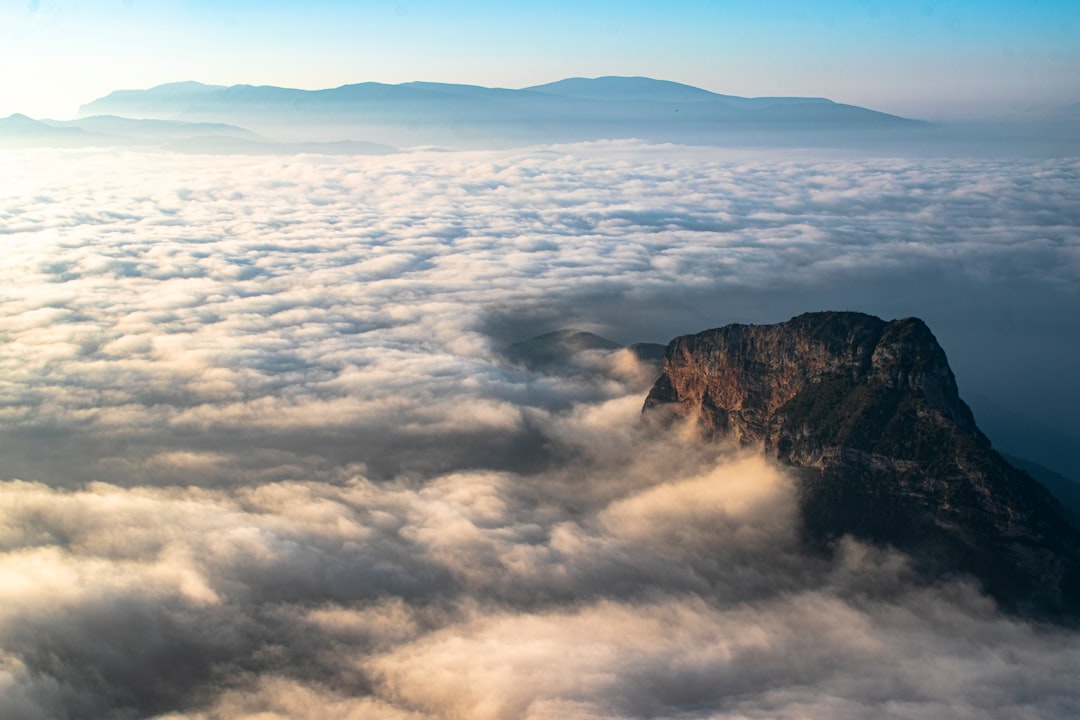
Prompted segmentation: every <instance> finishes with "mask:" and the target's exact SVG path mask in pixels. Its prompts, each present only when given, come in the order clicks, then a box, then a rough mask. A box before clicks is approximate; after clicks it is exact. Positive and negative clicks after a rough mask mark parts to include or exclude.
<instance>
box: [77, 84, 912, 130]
mask: <svg viewBox="0 0 1080 720" xmlns="http://www.w3.org/2000/svg"><path fill="white" fill-rule="evenodd" d="M87 115H118V116H123V117H131V118H143V119H158V120H183V121H188V122H217V123H228V124H233V125H240V126H242V127H247V128H251V129H253V130H254V131H255V132H258V133H260V134H264V135H268V136H272V137H275V138H276V139H294V140H295V139H299V138H301V137H302V138H303V139H306V140H316V139H323V140H325V139H334V140H340V139H342V138H352V139H364V140H368V141H372V142H379V143H384V144H389V145H394V146H403V145H409V144H417V145H422V144H446V145H450V146H455V145H456V146H471V145H477V144H483V143H484V142H493V141H500V140H501V141H503V142H504V143H510V144H515V143H521V142H573V141H584V140H596V139H607V138H628V137H637V138H641V139H645V140H652V141H670V142H691V143H695V142H696V143H705V144H708V143H713V142H723V141H725V139H727V140H730V139H731V137H733V136H735V135H747V134H750V135H753V134H755V133H758V134H760V133H766V134H770V135H778V134H784V133H796V132H800V133H829V132H837V131H841V132H852V131H858V132H864V131H882V130H895V129H911V128H915V127H919V126H920V125H921V124H920V123H919V122H918V121H913V120H908V119H905V118H901V117H897V116H895V115H889V114H887V113H882V112H877V111H874V110H869V109H867V108H861V107H856V106H853V105H845V104H842V103H835V102H832V101H830V100H825V99H823V98H775V97H766V98H743V97H736V96H732V95H721V94H719V93H714V92H711V91H708V90H704V89H702V88H698V87H694V86H690V85H684V84H681V83H676V82H671V81H666V80H654V79H652V78H644V77H616V76H609V77H600V78H567V79H564V80H559V81H556V82H553V83H547V84H544V85H535V86H532V87H527V88H521V89H508V88H489V87H483V86H479V85H461V84H448V83H434V82H409V83H401V84H397V85H392V84H385V83H377V82H362V83H355V84H349V85H342V86H340V87H336V88H327V89H321V90H302V89H297V88H284V87H276V86H269V85H263V86H256V85H232V86H227V87H226V86H221V85H204V84H201V83H196V82H180V83H169V84H165V85H159V86H157V87H153V88H149V89H146V90H118V91H115V92H113V93H110V94H109V95H106V96H105V97H103V98H99V99H97V100H94V101H92V102H90V103H87V104H86V105H83V106H82V107H81V108H80V109H79V116H80V117H83V116H87Z"/></svg>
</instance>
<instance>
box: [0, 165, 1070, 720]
mask: <svg viewBox="0 0 1080 720" xmlns="http://www.w3.org/2000/svg"><path fill="white" fill-rule="evenodd" d="M2 162H3V164H4V166H5V167H4V177H5V179H6V180H8V181H9V182H8V183H7V184H6V185H5V186H4V187H3V189H2V191H0V242H2V243H3V245H4V248H5V253H6V259H5V263H4V264H3V267H2V268H0V339H2V344H0V478H2V479H3V480H4V481H5V482H4V483H3V485H2V487H0V596H2V601H0V608H2V609H0V715H3V716H4V717H13V718H27V719H36V718H102V717H140V718H151V717H156V718H170V720H180V718H185V719H189V720H195V719H196V718H197V719H200V720H210V719H213V720H218V719H224V718H241V717H250V716H259V717H268V718H270V717H281V718H285V717H289V718H305V717H310V718H360V717H363V718H394V719H397V718H410V719H412V718H477V719H480V720H483V719H485V718H492V719H502V718H533V719H534V720H540V719H541V718H634V717H674V716H679V717H805V716H830V717H904V718H913V717H943V716H953V717H965V716H971V717H975V716H979V717H995V716H996V717H1015V716H1018V715H1021V716H1023V715H1027V716H1032V717H1055V716H1063V715H1069V714H1075V713H1076V712H1077V711H1078V710H1080V696H1078V695H1077V694H1076V692H1075V690H1074V689H1073V683H1072V678H1071V668H1073V667H1076V663H1077V661H1078V660H1080V658H1078V657H1077V650H1076V648H1077V647H1078V645H1077V642H1076V638H1075V636H1074V635H1073V634H1071V633H1070V632H1067V631H1063V630H1058V629H1055V630H1051V629H1046V628H1039V627H1034V626H1031V625H1028V624H1025V623H1022V622H1019V621H1016V620H1012V619H1007V618H1004V617H1002V616H1000V615H999V614H998V613H997V612H996V610H995V609H994V608H993V607H992V605H991V604H990V603H989V601H987V600H986V599H985V598H983V597H982V596H980V595H979V593H978V591H977V588H975V587H973V586H971V585H970V584H967V583H966V582H965V581H963V580H962V579H957V580H954V581H950V582H948V583H943V584H940V585H934V586H926V585H920V584H919V583H917V582H915V581H914V578H913V577H912V576H911V574H910V572H909V568H908V566H907V564H906V561H905V559H904V558H903V557H900V556H898V555H896V554H894V553H890V552H888V551H885V550H881V549H873V548H867V547H864V546H861V545H859V544H857V543H854V542H847V543H846V544H845V545H844V546H843V547H842V548H840V549H839V551H838V553H837V555H836V557H835V558H821V557H806V556H804V555H802V554H801V552H800V551H799V548H798V543H797V541H796V538H797V532H798V527H797V518H796V515H795V512H794V500H793V491H792V480H791V478H788V477H786V476H785V475H784V474H783V473H782V472H781V471H780V470H778V469H777V468H774V467H771V466H769V465H768V464H766V463H763V462H762V461H761V460H760V459H757V458H754V457H748V456H742V455H738V454H736V453H734V452H732V451H730V450H729V449H726V448H702V447H699V446H698V445H697V444H696V443H695V442H694V441H693V440H692V439H691V438H688V437H684V436H682V435H680V434H679V433H678V432H677V431H676V432H673V433H670V434H664V433H660V431H658V430H656V429H655V428H650V427H648V426H644V425H642V423H641V422H640V420H639V417H638V413H639V410H640V407H641V402H642V399H643V397H644V394H645V392H646V391H647V389H648V384H649V380H650V378H649V377H648V374H647V373H645V372H643V370H642V368H639V367H632V366H631V365H632V363H629V361H628V359H627V358H625V357H621V358H614V359H612V361H611V362H610V363H606V361H595V362H591V363H587V364H585V365H582V366H581V367H578V368H576V369H572V370H568V371H567V372H565V373H562V374H545V373H537V372H530V371H527V370H525V369H522V368H520V367H515V366H512V365H510V364H508V363H506V362H505V361H504V360H501V359H500V356H499V354H498V352H497V350H498V348H500V347H501V346H503V345H505V344H507V343H509V342H513V341H515V340H520V339H522V338H525V337H528V336H530V335H533V334H537V333H539V332H542V331H546V330H550V329H554V328H557V327H567V326H577V327H582V328H585V329H590V330H593V331H596V332H599V333H600V334H606V335H609V336H612V337H614V338H616V339H618V340H620V341H624V342H630V341H636V340H651V341H660V342H664V341H666V340H667V339H669V338H670V337H672V336H674V335H676V334H679V333H683V332H690V331H696V330H701V329H705V328H706V327H713V326H716V325H720V324H723V323H725V322H731V321H755V322H761V321H772V320H782V319H786V317H787V316H789V315H792V314H795V313H797V312H801V311H804V310H811V309H824V308H849V309H858V310H865V311H870V312H876V313H879V314H882V315H885V316H888V317H895V316H904V315H920V316H923V317H924V318H926V319H927V320H928V322H929V323H930V325H931V327H932V328H934V329H935V331H936V332H937V333H938V336H939V338H940V339H941V340H942V342H943V344H944V346H945V347H946V350H947V351H949V353H950V357H951V358H952V359H953V361H954V366H955V367H956V369H957V371H958V376H959V380H960V385H961V391H962V392H963V391H965V389H967V388H969V387H974V388H976V389H978V390H981V391H983V392H986V393H989V394H991V395H992V396H993V398H994V399H995V401H998V402H1001V403H1005V404H1011V405H1014V406H1018V408H1019V410H1020V411H1022V412H1024V413H1028V414H1035V415H1038V416H1039V417H1042V418H1044V419H1046V420H1047V422H1054V423H1057V425H1058V426H1059V427H1060V428H1064V429H1063V432H1065V433H1068V432H1076V431H1077V430H1076V423H1077V420H1076V418H1075V410H1074V408H1075V400H1076V398H1077V397H1078V396H1080V387H1078V386H1077V384H1076V383H1077V382H1078V380H1077V379H1076V378H1075V377H1073V376H1072V375H1067V374H1066V373H1065V372H1064V370H1065V369H1066V368H1067V367H1069V366H1070V363H1072V362H1074V360H1073V358H1074V357H1075V354H1074V353H1075V351H1076V350H1077V348H1076V347H1074V346H1075V344H1076V342H1077V341H1076V338H1078V337H1080V332H1077V331H1078V330H1080V328H1078V327H1077V326H1076V325H1077V323H1078V322H1080V321H1077V320H1076V319H1075V318H1072V317H1071V316H1070V313H1069V312H1067V309H1068V308H1071V307H1075V306H1076V304H1075V300H1078V299H1080V298H1078V297H1077V295H1078V294H1080V293H1078V288H1080V282H1078V280H1080V249H1078V248H1080V245H1078V240H1077V233H1076V228H1077V227H1078V226H1080V217H1078V216H1080V210H1078V208H1080V189H1078V188H1080V183H1077V182H1076V179H1077V175H1078V174H1080V173H1078V170H1080V165H1077V163H1075V162H1073V161H1039V162H1032V161H1023V162H1021V161H1016V162H1004V161H993V162H991V161H975V160H932V161H927V160H919V161H915V160H898V159H874V158H849V159H822V158H814V157H809V156H807V157H794V158H776V157H772V158H752V157H747V156H745V155H744V156H740V157H735V156H728V155H722V154H720V153H719V152H715V153H714V152H713V151H701V152H698V151H691V150H687V149H677V148H670V147H647V146H639V145H635V144H633V143H607V144H598V145H591V146H577V147H568V148H567V147H564V148H550V149H539V150H528V151H516V152H492V153H454V154H446V153H436V152H431V153H423V152H421V153H415V154H411V155H402V156H393V157H385V158H382V157H380V158H328V157H304V156H298V157H295V158H273V159H266V158H230V159H229V160H228V162H227V163H226V162H224V161H222V160H221V159H220V158H214V159H209V158H199V157H182V156H171V155H159V156H157V155H146V154H134V153H133V154H119V155H112V154H98V153H92V152H13V153H7V154H5V155H4V156H3V158H2ZM1070 303H1072V304H1070ZM991 349H992V350H993V351H994V352H993V354H991V353H990V352H989V351H990V350H991ZM1017 400H1019V401H1020V402H1019V405H1017V402H1016V401H1017ZM976 410H978V407H976ZM1070 422H1072V423H1073V424H1072V425H1070V424H1069V423H1070ZM260 713H263V715H259V714H260Z"/></svg>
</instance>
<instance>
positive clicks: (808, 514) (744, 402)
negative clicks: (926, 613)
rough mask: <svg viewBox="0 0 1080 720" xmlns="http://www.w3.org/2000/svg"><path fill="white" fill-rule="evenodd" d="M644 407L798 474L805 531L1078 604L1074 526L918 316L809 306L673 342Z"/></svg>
mask: <svg viewBox="0 0 1080 720" xmlns="http://www.w3.org/2000/svg"><path fill="white" fill-rule="evenodd" d="M645 412H646V413H649V414H664V413H667V414H670V415H673V416H677V417H685V418H694V419H696V422H697V424H698V426H699V427H700V429H701V431H702V433H703V434H704V435H705V437H707V438H717V439H718V438H728V439H731V440H734V441H735V442H737V443H739V444H741V445H744V446H756V447H760V448H762V449H763V451H764V452H765V453H766V454H767V455H769V456H771V457H773V458H775V459H777V460H778V461H779V462H781V463H783V464H786V465H789V466H792V467H793V468H795V469H796V473H797V475H798V477H799V478H800V487H799V491H800V504H801V508H802V514H803V521H804V531H805V536H806V539H807V540H808V541H809V542H810V543H812V544H813V545H815V546H817V547H819V548H825V547H827V546H828V545H829V543H830V541H831V540H833V539H835V538H837V537H839V536H841V535H844V534H852V535H854V536H856V537H859V538H862V539H864V540H869V541H871V542H877V543H882V544H889V545H893V546H895V547H897V548H899V549H901V550H904V551H905V552H908V553H909V554H911V556H912V557H913V558H914V559H915V561H916V563H917V565H918V566H919V567H920V568H921V569H922V570H923V571H925V572H926V573H928V574H929V575H930V576H940V575H942V574H948V573H957V572H960V573H969V574H972V575H974V576H975V577H977V578H978V579H979V580H980V581H981V582H982V584H983V586H984V587H985V589H986V590H987V591H988V592H989V593H990V594H991V595H993V596H994V597H995V598H996V599H997V600H998V601H999V602H1000V603H1001V604H1002V605H1003V606H1005V607H1006V608H1008V609H1011V610H1015V611H1020V612H1024V613H1031V614H1035V615H1041V616H1074V617H1075V616H1076V615H1077V613H1078V611H1080V531H1078V529H1077V528H1076V527H1075V526H1074V525H1073V524H1072V522H1071V521H1070V519H1069V518H1068V516H1067V514H1066V513H1065V511H1064V510H1063V509H1062V507H1061V506H1060V505H1059V504H1058V502H1057V501H1056V500H1055V499H1054V498H1053V496H1052V495H1051V494H1050V493H1049V492H1048V491H1047V490H1046V489H1045V488H1044V487H1043V486H1041V485H1040V484H1039V483H1038V482H1036V481H1035V480H1033V479H1032V478H1031V477H1030V476H1028V475H1027V474H1025V473H1024V472H1022V471H1020V470H1018V469H1016V468H1014V467H1013V466H1011V465H1009V464H1008V463H1007V462H1006V461H1005V460H1004V459H1003V458H1002V457H1001V456H1000V455H999V454H998V453H997V452H995V451H994V450H993V449H992V448H991V447H990V442H989V441H988V440H987V438H986V437H985V436H984V435H983V434H982V433H981V432H980V431H979V429H978V428H977V427H976V425H975V420H974V418H973V416H972V413H971V410H970V409H969V408H968V406H967V405H966V404H965V403H964V402H963V401H962V400H961V399H960V396H959V393H958V392H957V387H956V380H955V378H954V376H953V373H952V370H951V369H950V368H949V363H948V360H947V358H946V356H945V352H944V351H943V350H942V349H941V346H940V345H939V344H938V342H937V340H936V338H934V336H933V334H932V333H931V332H930V330H929V328H927V327H926V325H925V324H924V323H923V322H922V321H921V320H918V319H915V318H906V319H903V320H895V321H892V322H885V321H883V320H881V319H879V318H876V317H873V316H870V315H864V314H861V313H848V312H824V313H809V314H806V315H800V316H799V317H796V318H793V319H792V320H790V321H788V322H786V323H779V324H776V325H758V326H755V325H728V326H726V327H723V328H718V329H715V330H707V331H705V332H703V333H699V334H697V335H691V336H685V337H680V338H676V339H675V340H673V341H672V342H671V343H670V344H669V345H668V347H667V350H666V353H665V358H664V365H663V372H662V374H661V376H660V378H659V379H658V380H657V382H656V384H655V386H654V387H653V389H652V391H651V392H650V393H649V396H648V398H647V399H646V401H645Z"/></svg>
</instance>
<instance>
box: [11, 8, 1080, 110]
mask: <svg viewBox="0 0 1080 720" xmlns="http://www.w3.org/2000/svg"><path fill="white" fill-rule="evenodd" d="M0 28H2V29H0V87H3V88H4V93H3V94H2V95H0V117H6V116H7V115H10V114H11V113H15V112H18V113H23V114H26V115H29V116H31V117H38V118H40V117H51V118H55V119H65V118H67V117H71V116H72V115H73V114H74V112H75V108H77V107H78V105H80V104H82V103H85V102H89V101H90V100H91V99H93V98H96V97H100V96H102V95H104V94H106V93H108V92H110V91H112V90H117V89H133V88H146V87H152V86H155V85H160V84H162V83H167V82H177V81H185V80H194V81H199V82H205V83H208V84H221V85H232V84H241V83H248V84H254V85H280V86H288V87H297V88H304V89H317V88H328V87H336V86H340V85H344V84H348V83H354V82H362V81H375V82H386V83H401V82H409V81H432V82H451V83H473V84H480V85H485V86H493V87H525V86H529V85H535V84H540V83H545V82H551V81H554V80H559V79H562V78H564V77H574V76H584V77H595V76H602V75H645V76H649V77H657V78H661V79H667V80H673V81H676V82H683V83H687V84H690V85H695V86H699V87H703V88H705V89H707V90H711V91H713V92H718V93H722V94H731V95H740V96H747V97H755V96H777V95H789V96H790V95H794V96H815V97H828V98H830V99H832V100H835V101H837V102H844V103H849V104H854V105H860V106H865V107H870V108H873V109H876V110H880V111H883V112H888V113H893V114H898V115H902V116H906V117H915V118H922V119H928V120H942V119H971V118H999V117H1002V116H1016V117H1024V116H1027V115H1032V114H1042V113H1046V112H1052V111H1055V110H1058V109H1060V108H1062V107H1065V106H1069V105H1072V104H1075V103H1077V102H1080V80H1078V79H1077V78H1078V77H1080V50H1078V48H1080V9H1078V8H1077V6H1076V5H1075V4H1074V3H1069V2H1059V1H1055V2H1041V3H1037V4H1026V5H1024V6H1022V8H1021V7H1018V6H1016V4H1015V3H1007V2H1001V1H998V0H995V1H994V2H980V3H976V2H972V1H970V0H951V1H939V2H924V1H920V2H902V3H873V2H826V3H815V5H814V7H813V8H807V7H806V6H805V5H804V4H801V3H798V2H794V1H793V0H784V1H783V2H777V3H769V4H768V5H762V4H761V3H753V2H747V1H737V2H731V3H709V2H701V1H699V0H695V1H693V2H689V1H687V2H674V3H664V4H663V6H659V5H657V6H653V5H651V4H648V3H635V4H629V5H628V4H626V3H621V4H619V3H611V2H606V1H604V2H576V3H567V2H551V3H544V4H543V5H535V6H522V7H514V8H509V7H506V6H503V5H501V4H499V3H494V2H490V1H476V2H457V3H454V2H424V1H420V2H379V3H371V4H364V5H360V6H358V5H355V4H352V3H343V2H337V1H336V0H319V1H318V2H315V3H305V4H298V3H290V2H274V3H256V2H251V1H250V0H237V1H235V2H229V3H205V2H197V1H194V0H187V1H184V0H173V1H172V2H167V3H147V2H136V1H134V0H126V1H124V2H113V3H107V4H96V3H95V4H92V5H87V4H82V3H78V2H74V1H73V0H29V1H28V2H20V3H11V4H8V5H6V6H5V7H4V8H3V9H0Z"/></svg>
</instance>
